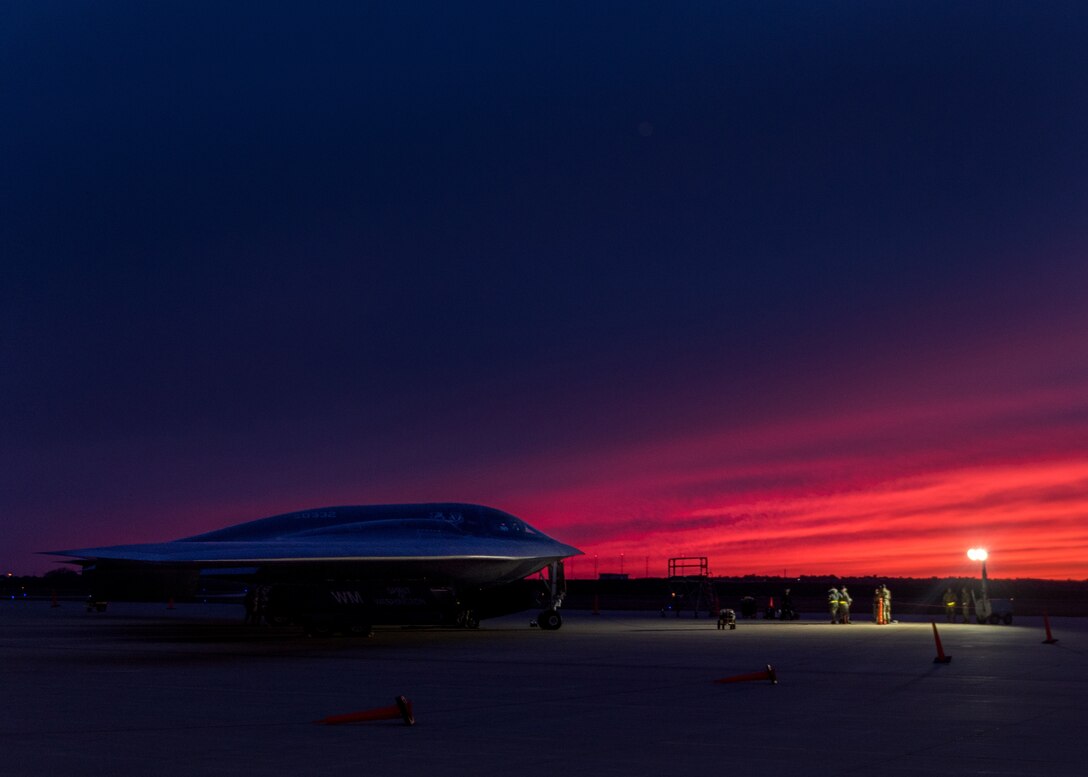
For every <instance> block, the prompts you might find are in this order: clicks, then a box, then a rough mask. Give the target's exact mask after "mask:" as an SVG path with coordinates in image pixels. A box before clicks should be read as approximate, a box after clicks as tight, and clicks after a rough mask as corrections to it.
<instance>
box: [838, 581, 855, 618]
mask: <svg viewBox="0 0 1088 777" xmlns="http://www.w3.org/2000/svg"><path fill="white" fill-rule="evenodd" d="M853 603H854V597H852V596H851V595H850V592H849V591H847V590H846V586H843V587H842V590H841V591H839V623H849V622H850V605H851V604H853Z"/></svg>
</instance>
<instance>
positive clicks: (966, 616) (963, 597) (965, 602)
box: [960, 586, 971, 623]
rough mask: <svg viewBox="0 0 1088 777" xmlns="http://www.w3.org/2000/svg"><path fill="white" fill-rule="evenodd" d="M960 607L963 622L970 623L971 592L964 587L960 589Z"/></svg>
mask: <svg viewBox="0 0 1088 777" xmlns="http://www.w3.org/2000/svg"><path fill="white" fill-rule="evenodd" d="M960 607H961V608H962V610H963V622H964V623H970V622H971V591H970V589H968V588H967V586H964V587H963V588H961V589H960Z"/></svg>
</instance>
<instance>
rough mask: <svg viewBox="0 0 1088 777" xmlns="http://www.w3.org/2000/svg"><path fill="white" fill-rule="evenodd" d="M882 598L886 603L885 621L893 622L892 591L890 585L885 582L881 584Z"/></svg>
mask: <svg viewBox="0 0 1088 777" xmlns="http://www.w3.org/2000/svg"><path fill="white" fill-rule="evenodd" d="M880 598H881V599H882V600H883V605H884V622H885V623H891V622H892V592H891V591H889V590H888V586H886V585H884V584H883V583H881V584H880Z"/></svg>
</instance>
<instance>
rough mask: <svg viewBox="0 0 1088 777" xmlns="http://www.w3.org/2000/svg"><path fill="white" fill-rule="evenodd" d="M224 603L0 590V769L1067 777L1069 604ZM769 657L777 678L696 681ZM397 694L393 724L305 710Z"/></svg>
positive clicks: (1077, 728) (332, 709) (1075, 659)
mask: <svg viewBox="0 0 1088 777" xmlns="http://www.w3.org/2000/svg"><path fill="white" fill-rule="evenodd" d="M240 620H241V610H240V608H237V609H236V608H234V607H232V606H224V607H220V608H216V607H214V606H198V605H190V606H184V605H179V607H178V608H177V609H175V610H171V611H167V610H165V609H164V607H163V606H162V605H120V604H113V605H111V606H110V610H109V611H108V612H107V613H104V614H88V613H85V612H83V610H82V608H81V607H79V606H78V605H77V604H74V603H64V604H62V606H60V607H58V608H52V607H50V605H49V603H48V602H32V603H30V604H23V603H11V602H3V603H0V689H2V690H0V693H2V702H3V703H2V707H0V748H2V751H3V773H4V774H5V775H16V776H18V775H47V774H61V773H65V772H70V773H76V772H77V770H78V771H79V772H83V771H86V770H87V769H88V767H89V766H90V765H93V768H92V769H91V770H92V771H94V772H96V773H101V774H114V775H117V774H121V775H143V774H156V775H193V774H220V773H222V774H226V773H236V772H237V770H239V769H243V770H244V771H245V772H246V773H247V774H257V775H264V774H298V773H304V772H309V773H321V774H325V775H349V774H350V775H359V774H389V775H392V774H437V775H473V776H474V777H475V776H476V775H479V774H481V773H483V774H509V773H511V772H513V771H519V772H520V771H524V772H533V773H536V772H539V771H540V770H542V769H543V770H545V772H544V773H548V772H549V771H550V770H556V769H558V770H562V771H563V772H564V773H567V774H592V775H630V774H665V773H671V772H676V771H677V770H682V771H683V772H684V773H690V770H691V769H714V770H715V771H716V772H722V773H730V774H744V775H748V776H752V775H754V776H756V777H758V776H759V775H776V777H777V776H778V775H782V774H790V775H827V774H836V775H849V774H875V773H880V774H882V775H917V774H929V775H973V774H986V775H1047V776H1048V777H1054V776H1055V775H1080V774H1083V769H1084V766H1083V760H1084V757H1083V744H1082V741H1081V739H1080V738H1081V737H1082V735H1083V730H1084V726H1085V724H1086V723H1088V711H1086V708H1085V706H1084V703H1083V699H1084V698H1085V694H1086V692H1088V658H1086V655H1088V620H1085V619H1076V618H1069V619H1052V623H1051V625H1052V628H1053V633H1054V636H1055V637H1057V638H1058V639H1059V642H1058V643H1057V644H1053V645H1044V644H1041V643H1042V639H1043V637H1044V636H1045V633H1044V630H1043V626H1042V621H1041V619H1039V618H1019V619H1018V620H1017V623H1016V624H1014V625H1013V626H978V625H962V624H957V625H951V624H944V623H939V624H938V627H939V629H940V635H941V638H942V642H943V647H944V651H945V652H946V653H947V654H948V655H951V656H952V661H951V663H949V664H944V665H940V664H935V663H934V662H933V659H934V657H935V655H936V649H935V643H934V639H933V630H932V627H931V626H930V625H929V622H928V621H925V622H916V623H900V624H893V625H890V626H876V625H874V624H871V623H868V622H861V621H860V619H859V621H858V622H855V623H854V624H852V625H850V626H832V625H831V624H825V623H823V622H822V619H818V617H817V615H816V614H812V615H809V616H808V618H807V620H803V621H800V622H794V623H783V622H777V621H769V622H768V621H755V622H741V623H740V625H739V626H738V628H737V629H736V630H735V631H728V630H725V631H718V630H717V629H716V628H715V625H714V623H713V622H712V621H707V620H705V619H704V620H691V619H686V618H684V619H677V618H667V619H662V618H660V617H659V616H657V615H655V614H652V613H645V614H643V613H639V614H630V615H616V614H605V615H599V616H595V615H592V614H590V613H588V612H568V613H567V617H566V623H565V625H564V627H563V628H562V629H561V630H560V631H557V632H540V631H538V630H537V629H529V628H527V623H528V615H525V616H514V617H511V618H505V619H501V620H497V621H487V622H485V623H484V626H483V627H482V628H481V629H480V630H479V631H443V630H430V629H385V630H379V631H378V632H377V633H376V635H375V636H374V637H373V638H371V639H355V640H353V639H345V638H335V639H327V640H325V639H323V640H312V639H306V638H303V637H301V636H295V635H293V634H291V633H285V632H275V631H273V630H271V629H267V628H260V629H254V628H252V627H244V626H243V625H242V624H241V623H240ZM767 663H771V664H773V665H774V666H775V668H776V670H777V672H778V677H779V684H778V685H771V684H770V683H769V682H768V681H751V682H743V683H737V684H729V685H723V684H715V683H714V682H713V681H714V680H715V679H718V678H722V677H726V676H730V675H735V674H739V673H748V672H753V671H757V670H760V669H763V668H764V666H765V665H766V664H767ZM398 694H403V695H405V696H407V697H408V698H409V699H410V700H411V701H412V703H413V706H414V710H415V714H416V718H417V721H418V722H417V725H416V726H414V727H408V726H406V725H404V724H403V723H402V722H400V721H399V720H397V721H388V722H378V723H365V724H356V725H349V726H320V725H315V724H314V723H313V721H314V720H316V719H319V718H323V717H325V716H327V715H332V714H336V713H344V712H352V711H357V710H363V709H368V708H372V707H385V706H388V705H391V704H392V703H393V699H394V697H395V696H397V695H398Z"/></svg>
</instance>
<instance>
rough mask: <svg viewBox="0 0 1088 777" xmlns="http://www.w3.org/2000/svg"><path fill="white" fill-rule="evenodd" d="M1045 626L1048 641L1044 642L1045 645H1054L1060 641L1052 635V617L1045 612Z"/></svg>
mask: <svg viewBox="0 0 1088 777" xmlns="http://www.w3.org/2000/svg"><path fill="white" fill-rule="evenodd" d="M1043 625H1044V626H1046V639H1044V640H1043V644H1044V645H1053V644H1054V643H1055V642H1057V641H1058V639H1057V637H1055V636H1054V635H1052V634H1051V633H1050V616H1048V615H1047V614H1046V613H1045V612H1044V613H1043Z"/></svg>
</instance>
